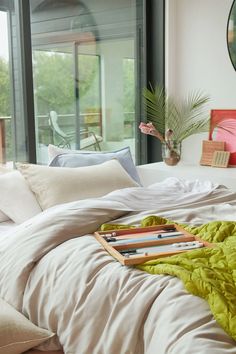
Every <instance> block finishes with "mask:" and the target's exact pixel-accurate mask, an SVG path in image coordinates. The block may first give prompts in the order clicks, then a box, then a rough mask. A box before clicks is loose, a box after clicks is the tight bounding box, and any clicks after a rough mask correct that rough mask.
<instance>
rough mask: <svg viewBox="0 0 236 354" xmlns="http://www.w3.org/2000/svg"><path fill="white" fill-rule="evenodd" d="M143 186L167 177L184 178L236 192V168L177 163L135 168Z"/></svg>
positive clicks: (159, 163)
mask: <svg viewBox="0 0 236 354" xmlns="http://www.w3.org/2000/svg"><path fill="white" fill-rule="evenodd" d="M137 170H138V173H139V176H140V179H141V182H142V183H143V185H144V186H149V185H150V184H152V183H155V182H161V181H163V180H164V179H165V178H167V177H178V178H185V179H188V180H195V179H199V180H210V181H212V182H214V183H219V184H223V185H225V186H227V187H228V188H231V189H233V190H235V191H236V168H235V167H228V168H217V167H210V166H201V165H190V164H184V163H182V162H179V164H178V165H176V166H168V165H166V164H165V163H164V162H156V163H150V164H147V165H140V166H137Z"/></svg>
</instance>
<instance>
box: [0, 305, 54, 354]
mask: <svg viewBox="0 0 236 354" xmlns="http://www.w3.org/2000/svg"><path fill="white" fill-rule="evenodd" d="M53 336H54V334H53V333H51V332H49V331H47V330H46V329H42V328H39V327H37V326H35V325H34V324H33V323H32V322H30V321H29V320H28V319H27V318H26V317H24V316H23V315H22V314H21V313H19V312H18V311H16V310H15V309H14V308H13V307H12V306H10V305H9V304H8V303H6V302H5V301H3V300H2V299H0V354H19V353H23V352H24V351H26V350H28V349H30V348H33V347H36V346H37V345H39V344H41V343H43V342H45V341H46V340H48V339H49V338H52V337H53Z"/></svg>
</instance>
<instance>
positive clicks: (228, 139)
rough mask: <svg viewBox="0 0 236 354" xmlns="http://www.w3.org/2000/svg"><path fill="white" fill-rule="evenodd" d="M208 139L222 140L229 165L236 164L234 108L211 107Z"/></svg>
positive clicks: (235, 117) (235, 110) (235, 113)
mask: <svg viewBox="0 0 236 354" xmlns="http://www.w3.org/2000/svg"><path fill="white" fill-rule="evenodd" d="M209 140H216V141H224V142H225V150H226V151H229V152H230V159H229V165H232V166H235V165H236V109H212V110H211V120H210V131H209Z"/></svg>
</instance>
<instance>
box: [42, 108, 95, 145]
mask: <svg viewBox="0 0 236 354" xmlns="http://www.w3.org/2000/svg"><path fill="white" fill-rule="evenodd" d="M49 125H50V127H51V129H52V132H53V137H54V136H55V137H56V136H57V137H58V138H59V139H60V142H59V143H57V144H56V145H57V146H59V147H62V148H64V147H67V148H69V149H71V143H72V141H74V140H75V136H76V132H75V131H73V132H64V131H63V130H62V129H61V128H60V126H59V124H58V114H57V112H55V111H50V113H49ZM101 142H102V137H101V136H99V135H97V134H95V133H94V132H92V131H89V130H88V129H87V128H83V129H81V130H80V149H81V150H83V149H86V148H88V147H91V146H93V148H94V150H99V151H101V147H100V143H101Z"/></svg>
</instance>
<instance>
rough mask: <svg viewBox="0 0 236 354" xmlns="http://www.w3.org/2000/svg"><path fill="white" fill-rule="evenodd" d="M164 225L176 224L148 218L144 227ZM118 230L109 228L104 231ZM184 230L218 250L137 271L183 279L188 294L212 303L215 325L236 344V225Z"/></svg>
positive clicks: (173, 258) (151, 264)
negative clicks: (219, 326)
mask: <svg viewBox="0 0 236 354" xmlns="http://www.w3.org/2000/svg"><path fill="white" fill-rule="evenodd" d="M165 223H173V221H170V220H166V219H163V218H159V217H157V216H149V217H147V218H145V219H144V220H143V221H142V223H141V226H151V225H159V224H165ZM117 226H118V225H115V227H114V225H111V224H110V225H103V227H102V228H103V229H104V230H105V229H111V228H117ZM182 226H184V225H182ZM119 227H124V225H122V226H120V225H119ZM184 227H185V229H187V230H188V231H189V232H191V233H192V234H195V235H198V236H199V237H200V238H202V239H204V240H206V241H209V242H214V243H216V245H215V247H214V248H202V249H197V250H192V251H188V252H185V253H181V254H179V255H175V256H171V257H165V258H160V259H156V260H152V261H149V262H146V263H144V264H142V265H138V266H136V267H137V268H138V269H140V270H142V271H145V272H148V273H151V274H169V275H173V276H176V277H178V278H180V279H181V280H182V282H183V283H184V286H185V288H186V290H187V291H189V292H190V293H191V294H193V295H197V296H200V297H202V298H204V299H205V300H206V301H207V302H208V303H209V306H210V309H211V311H212V313H213V315H214V317H215V319H216V321H217V322H218V323H219V324H220V325H221V326H222V328H223V329H224V330H225V331H226V332H227V333H228V334H229V335H230V336H231V337H232V338H234V339H235V340H236V222H234V221H232V222H231V221H214V222H210V223H208V224H205V225H202V226H200V227H188V226H186V225H185V226H184Z"/></svg>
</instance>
